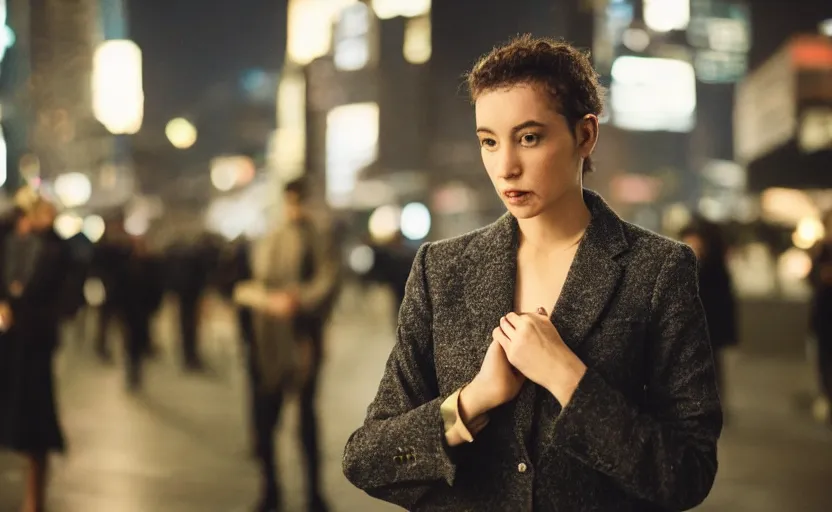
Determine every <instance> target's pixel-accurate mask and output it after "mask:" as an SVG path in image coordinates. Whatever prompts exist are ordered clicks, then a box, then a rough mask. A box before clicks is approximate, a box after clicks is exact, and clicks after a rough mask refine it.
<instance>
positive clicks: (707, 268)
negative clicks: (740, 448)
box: [679, 219, 739, 403]
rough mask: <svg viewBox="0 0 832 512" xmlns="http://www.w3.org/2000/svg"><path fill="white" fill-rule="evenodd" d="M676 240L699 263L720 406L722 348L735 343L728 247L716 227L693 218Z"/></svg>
mask: <svg viewBox="0 0 832 512" xmlns="http://www.w3.org/2000/svg"><path fill="white" fill-rule="evenodd" d="M679 238H680V239H681V240H682V242H684V243H686V244H687V245H688V246H690V248H691V249H693V252H694V253H695V254H696V258H697V260H698V262H699V297H700V298H701V299H702V306H703V307H704V308H705V317H706V318H707V319H708V334H709V335H710V339H711V349H712V350H713V354H714V365H715V367H716V377H717V386H718V388H719V392H720V396H721V397H722V399H723V403H724V400H725V395H726V387H725V364H724V354H723V351H724V349H725V348H728V347H731V346H734V345H736V344H737V342H738V338H739V337H738V332H737V306H736V302H737V301H736V297H735V294H734V286H733V283H732V281H731V274H730V273H729V271H728V262H727V259H728V244H727V243H726V241H725V237H724V235H723V233H722V230H721V228H720V226H719V225H717V224H714V223H712V222H709V221H707V220H705V219H696V220H695V221H693V222H691V223H690V224H689V225H687V226H685V227H684V228H683V229H682V230H681V231H680V233H679Z"/></svg>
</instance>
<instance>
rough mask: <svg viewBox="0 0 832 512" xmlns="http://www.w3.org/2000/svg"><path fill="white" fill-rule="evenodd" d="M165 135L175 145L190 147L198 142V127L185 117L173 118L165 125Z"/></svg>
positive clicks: (184, 147) (177, 146) (180, 147)
mask: <svg viewBox="0 0 832 512" xmlns="http://www.w3.org/2000/svg"><path fill="white" fill-rule="evenodd" d="M165 135H166V136H167V137H168V140H169V141H170V143H171V144H173V147H175V148H177V149H188V148H189V147H191V146H193V145H194V143H195V142H196V135H197V134H196V127H195V126H194V125H193V124H191V122H190V121H188V120H187V119H185V118H182V117H177V118H176V119H171V120H170V121H169V122H168V124H167V126H165Z"/></svg>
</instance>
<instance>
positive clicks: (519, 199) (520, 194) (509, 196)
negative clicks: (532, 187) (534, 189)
mask: <svg viewBox="0 0 832 512" xmlns="http://www.w3.org/2000/svg"><path fill="white" fill-rule="evenodd" d="M531 196H532V193H531V192H529V191H527V190H517V189H509V190H504V191H503V197H505V200H506V201H507V202H508V203H509V204H511V205H514V206H520V205H522V204H525V203H526V201H528V200H529V198H530V197H531Z"/></svg>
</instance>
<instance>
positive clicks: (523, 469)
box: [517, 462, 529, 473]
mask: <svg viewBox="0 0 832 512" xmlns="http://www.w3.org/2000/svg"><path fill="white" fill-rule="evenodd" d="M527 469H529V468H528V466H526V463H525V462H521V463H520V464H518V465H517V471H519V472H521V473H525V472H526V470H527Z"/></svg>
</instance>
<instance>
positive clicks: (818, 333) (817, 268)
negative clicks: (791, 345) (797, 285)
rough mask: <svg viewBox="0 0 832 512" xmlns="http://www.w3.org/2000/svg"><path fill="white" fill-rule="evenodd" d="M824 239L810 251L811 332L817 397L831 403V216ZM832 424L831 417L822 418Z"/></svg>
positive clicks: (827, 218)
mask: <svg viewBox="0 0 832 512" xmlns="http://www.w3.org/2000/svg"><path fill="white" fill-rule="evenodd" d="M824 227H825V230H824V231H825V236H824V238H823V239H822V240H820V241H818V243H817V244H815V247H814V248H813V249H812V256H813V258H812V259H813V262H812V271H811V272H810V274H809V281H810V283H811V284H812V288H813V295H812V309H811V329H812V331H813V332H814V334H815V338H816V340H817V354H818V355H817V361H818V374H819V376H820V387H821V393H822V394H823V395H824V397H825V398H826V400H827V402H829V401H832V314H830V313H832V212H827V213H826V215H825V216H824ZM826 417H827V420H828V421H830V423H832V415H830V414H828V413H827V414H826Z"/></svg>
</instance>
